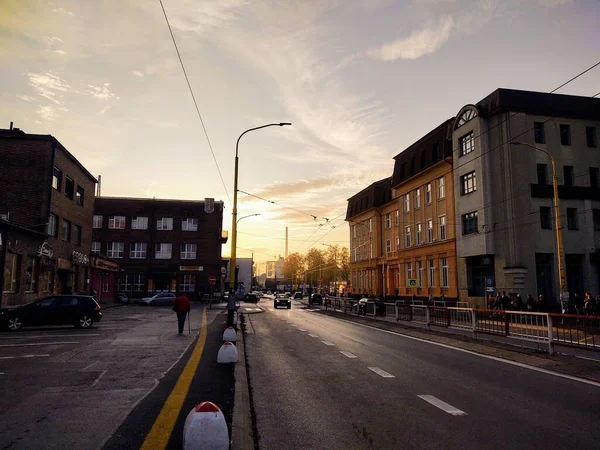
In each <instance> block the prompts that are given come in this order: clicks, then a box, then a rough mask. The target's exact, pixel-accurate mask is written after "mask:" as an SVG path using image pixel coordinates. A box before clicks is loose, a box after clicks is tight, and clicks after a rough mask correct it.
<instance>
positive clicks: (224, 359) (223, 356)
mask: <svg viewBox="0 0 600 450" xmlns="http://www.w3.org/2000/svg"><path fill="white" fill-rule="evenodd" d="M217 362H218V363H220V364H227V363H236V362H238V351H237V348H235V345H233V344H232V343H231V342H229V341H227V342H224V343H223V345H221V348H220V349H219V353H217Z"/></svg>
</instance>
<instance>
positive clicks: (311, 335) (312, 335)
mask: <svg viewBox="0 0 600 450" xmlns="http://www.w3.org/2000/svg"><path fill="white" fill-rule="evenodd" d="M309 336H310V337H319V336H317V335H316V334H309Z"/></svg>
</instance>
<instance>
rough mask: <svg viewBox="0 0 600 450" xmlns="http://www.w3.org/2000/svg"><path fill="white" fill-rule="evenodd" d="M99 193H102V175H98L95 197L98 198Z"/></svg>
mask: <svg viewBox="0 0 600 450" xmlns="http://www.w3.org/2000/svg"><path fill="white" fill-rule="evenodd" d="M101 193H102V175H98V193H97V194H96V197H100V194H101Z"/></svg>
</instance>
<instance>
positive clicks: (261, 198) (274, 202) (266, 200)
mask: <svg viewBox="0 0 600 450" xmlns="http://www.w3.org/2000/svg"><path fill="white" fill-rule="evenodd" d="M238 192H241V193H242V194H246V195H249V196H250V197H254V198H257V199H259V200H262V201H264V202H267V203H271V204H273V205H277V206H280V207H281V208H285V209H289V210H291V211H295V212H297V213H299V214H304V215H305V216H309V217H312V218H313V220H317V216H315V215H314V214H309V213H307V212H305V211H300V210H299V209H296V208H292V207H291V206H285V205H282V204H281V203H277V202H276V201H273V200H269V199H266V198H263V197H260V196H258V195H254V194H251V193H249V192H246V191H242V190H241V189H238ZM323 219H324V220H327V221H328V220H329V219H328V218H326V217H323Z"/></svg>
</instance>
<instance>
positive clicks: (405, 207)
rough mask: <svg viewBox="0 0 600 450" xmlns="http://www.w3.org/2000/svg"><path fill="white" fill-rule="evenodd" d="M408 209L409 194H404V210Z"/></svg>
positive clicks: (407, 210)
mask: <svg viewBox="0 0 600 450" xmlns="http://www.w3.org/2000/svg"><path fill="white" fill-rule="evenodd" d="M409 211H410V194H406V195H405V196H404V212H409Z"/></svg>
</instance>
